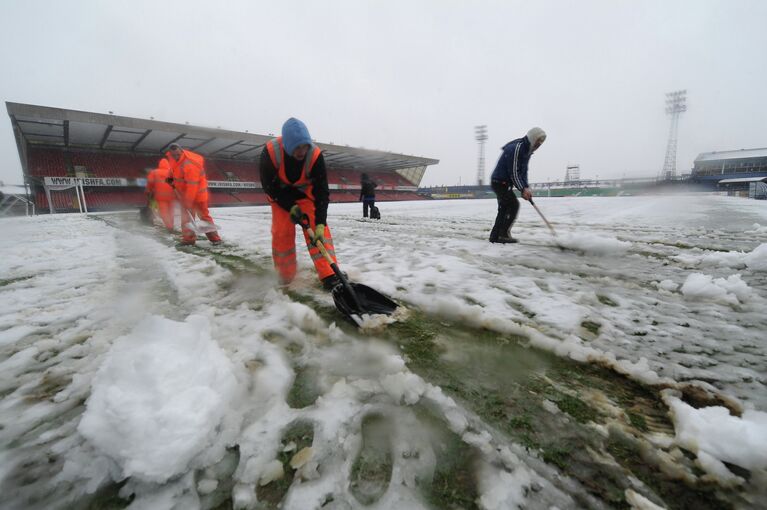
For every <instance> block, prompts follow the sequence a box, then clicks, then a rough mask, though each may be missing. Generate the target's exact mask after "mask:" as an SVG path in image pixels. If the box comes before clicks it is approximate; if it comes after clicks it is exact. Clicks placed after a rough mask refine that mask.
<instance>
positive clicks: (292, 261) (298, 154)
mask: <svg viewBox="0 0 767 510" xmlns="http://www.w3.org/2000/svg"><path fill="white" fill-rule="evenodd" d="M260 174H261V186H262V187H263V188H264V191H265V192H266V194H267V196H268V198H269V203H270V204H271V206H272V258H273V259H274V266H275V268H276V269H277V272H278V273H279V275H280V280H281V281H282V283H283V284H287V283H290V282H291V281H293V278H295V276H296V223H297V222H298V221H299V220H300V219H301V217H302V216H303V215H304V214H306V215H307V216H308V217H309V226H310V227H311V228H312V230H313V231H314V234H315V239H319V240H321V241H322V242H323V243H324V245H325V249H326V250H327V251H328V253H329V254H330V256H331V258H332V259H333V262H335V261H336V256H335V248H334V246H333V236H332V234H331V233H330V228H329V227H328V226H327V215H328V202H329V199H330V193H329V191H328V175H327V171H326V169H325V159H324V158H323V157H322V152H321V151H320V149H319V147H317V146H316V145H314V144H313V143H312V139H311V137H310V136H309V130H308V129H307V128H306V126H305V125H304V123H303V122H301V121H300V120H298V119H294V118H290V119H288V120H287V121H286V122H285V124H284V125H283V126H282V136H281V137H278V138H274V139H273V140H271V141H269V142H267V143H266V147H264V150H263V151H262V152H261V161H260ZM304 240H305V241H306V246H307V248H308V249H309V255H310V256H311V257H312V261H314V267H315V269H316V270H317V274H318V276H319V277H320V280H321V281H322V284H323V286H324V287H325V288H326V289H332V288H333V287H335V285H336V284H338V283H340V280H339V278H338V277H337V276H336V275H335V274H334V272H333V269H332V268H331V267H330V264H329V263H328V262H327V261H326V260H325V259H324V258H323V256H322V254H321V253H320V250H319V248H317V246H315V245H314V244H313V243H312V241H311V240H310V239H309V236H308V235H307V234H306V232H305V231H304Z"/></svg>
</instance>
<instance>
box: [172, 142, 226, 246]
mask: <svg viewBox="0 0 767 510" xmlns="http://www.w3.org/2000/svg"><path fill="white" fill-rule="evenodd" d="M167 157H168V161H169V162H170V167H171V170H172V171H173V178H172V186H173V187H174V188H175V193H176V198H177V199H178V200H179V202H180V203H181V244H194V243H195V241H196V240H197V234H195V233H194V232H193V231H192V230H190V229H189V227H188V226H187V224H188V223H189V222H190V221H192V219H193V218H192V216H197V217H198V218H200V219H201V220H203V221H205V222H207V223H209V224H211V225H212V224H213V218H212V217H211V216H210V212H209V211H208V179H207V177H205V159H204V158H203V157H202V156H200V155H199V154H197V153H195V152H192V151H188V150H185V149H182V148H181V146H180V145H179V144H177V143H172V144H171V145H170V147H168V152H167ZM205 235H206V236H207V237H208V240H209V241H210V242H211V243H213V244H219V243H220V242H221V237H220V236H219V235H218V232H215V231H213V232H206V234H205Z"/></svg>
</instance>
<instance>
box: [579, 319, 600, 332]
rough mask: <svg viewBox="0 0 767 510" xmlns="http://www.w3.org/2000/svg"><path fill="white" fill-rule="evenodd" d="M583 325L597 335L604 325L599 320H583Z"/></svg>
mask: <svg viewBox="0 0 767 510" xmlns="http://www.w3.org/2000/svg"><path fill="white" fill-rule="evenodd" d="M581 327H582V328H584V329H586V330H587V331H590V332H591V333H593V334H595V335H598V334H599V329H600V328H601V327H602V325H601V324H599V323H598V322H593V321H583V322H581Z"/></svg>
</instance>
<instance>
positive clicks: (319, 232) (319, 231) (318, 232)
mask: <svg viewBox="0 0 767 510" xmlns="http://www.w3.org/2000/svg"><path fill="white" fill-rule="evenodd" d="M317 241H322V242H323V244H324V243H325V225H323V224H322V223H317V227H316V228H315V229H314V242H315V243H316V242H317Z"/></svg>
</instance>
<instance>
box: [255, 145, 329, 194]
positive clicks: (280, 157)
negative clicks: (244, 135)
mask: <svg viewBox="0 0 767 510" xmlns="http://www.w3.org/2000/svg"><path fill="white" fill-rule="evenodd" d="M266 151H267V152H268V153H269V157H270V158H271V160H272V165H274V168H276V169H277V177H278V178H279V179H280V181H282V184H283V185H284V186H292V187H294V188H297V189H299V190H300V191H301V192H302V193H303V194H304V195H306V197H307V198H308V199H309V200H311V201H312V202H313V201H314V186H312V180H311V171H312V167H314V164H315V163H316V162H317V159H319V157H320V154H321V153H322V151H321V150H320V148H319V147H317V146H316V145H312V147H311V149H309V152H308V153H307V154H306V157H305V158H304V164H303V168H302V170H301V175H300V176H299V178H298V180H297V181H296V182H290V180H289V179H288V176H287V174H286V171H285V149H284V147H283V146H282V137H281V136H278V137H277V138H272V139H271V140H270V141H268V142H266ZM268 199H269V202H270V203H271V202H274V200H273V199H272V197H268Z"/></svg>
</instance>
